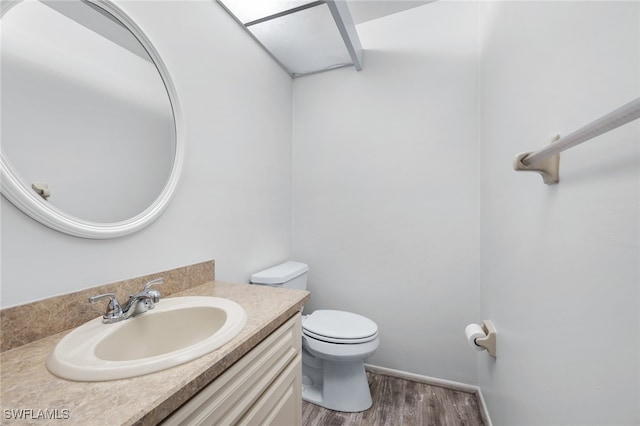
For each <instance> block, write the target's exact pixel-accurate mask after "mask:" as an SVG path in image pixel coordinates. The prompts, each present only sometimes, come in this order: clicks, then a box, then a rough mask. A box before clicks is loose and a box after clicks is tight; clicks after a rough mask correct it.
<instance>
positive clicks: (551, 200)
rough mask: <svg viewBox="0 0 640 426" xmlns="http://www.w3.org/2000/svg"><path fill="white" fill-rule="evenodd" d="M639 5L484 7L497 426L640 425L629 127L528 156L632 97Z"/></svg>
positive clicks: (484, 257)
mask: <svg viewBox="0 0 640 426" xmlns="http://www.w3.org/2000/svg"><path fill="white" fill-rule="evenodd" d="M639 5H640V4H639V3H638V2H496V3H482V6H481V10H482V14H481V15H482V33H483V37H482V108H481V115H482V119H481V123H482V134H481V140H482V148H481V157H480V158H481V164H482V173H481V177H482V179H481V183H482V191H481V199H482V203H481V206H482V208H481V212H482V219H481V231H482V234H481V287H480V294H481V314H482V315H481V316H482V317H483V318H490V319H492V320H493V321H494V323H495V325H496V327H497V329H498V332H499V337H498V358H497V360H495V361H494V360H492V359H489V358H488V357H480V358H479V359H480V363H479V372H480V384H481V387H482V390H483V393H484V396H485V398H486V401H487V404H488V407H489V412H490V414H491V417H492V420H493V422H494V424H496V425H549V426H554V425H567V424H580V425H637V424H640V413H639V407H640V403H639V402H640V392H639V387H640V328H639V326H640V317H639V315H640V306H639V299H640V294H639V283H640V271H639V269H640V252H639V248H638V246H639V243H640V235H639V234H640V223H639V221H640V210H639V207H640V180H639V177H640V172H639V171H640V168H639V154H640V142H639V141H640V124H638V122H635V123H633V124H629V125H626V126H625V127H622V128H619V129H617V130H615V131H613V132H611V133H608V134H606V135H603V136H601V137H598V138H597V139H594V140H592V141H589V142H587V143H585V144H583V145H580V146H579V147H575V148H573V149H571V150H569V151H566V152H564V153H562V154H561V160H560V179H561V181H560V184H559V185H557V186H546V185H543V183H542V180H541V178H540V177H539V176H538V175H537V174H533V173H532V174H529V173H515V172H514V171H513V170H511V161H512V159H513V157H514V156H515V154H516V153H518V152H523V151H530V150H535V149H538V148H539V147H541V146H542V145H543V144H545V143H546V141H547V140H548V138H549V137H550V136H552V135H553V134H554V133H556V132H557V133H560V134H563V135H566V134H568V133H569V132H571V131H573V130H576V129H578V128H579V127H580V126H582V125H584V124H587V123H589V122H590V121H592V120H594V119H596V118H598V117H600V116H602V115H604V114H606V113H608V112H609V111H611V110H613V109H615V108H617V107H619V106H621V105H622V104H624V103H626V102H629V101H631V100H633V99H635V98H636V97H638V96H640V57H639V52H640V44H639V42H640V33H639V26H640V24H639V23H640V15H639V13H640V12H639Z"/></svg>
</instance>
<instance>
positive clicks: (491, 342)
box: [474, 320, 497, 358]
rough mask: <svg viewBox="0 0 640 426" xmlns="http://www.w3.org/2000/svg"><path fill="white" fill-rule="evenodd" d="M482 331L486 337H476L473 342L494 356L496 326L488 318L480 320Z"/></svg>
mask: <svg viewBox="0 0 640 426" xmlns="http://www.w3.org/2000/svg"><path fill="white" fill-rule="evenodd" d="M482 331H484V334H485V335H486V337H478V338H476V339H475V340H474V343H475V344H476V345H478V346H481V347H483V348H485V349H486V350H487V352H489V355H491V356H492V357H494V358H496V335H497V332H496V328H495V327H494V325H493V323H492V322H491V321H490V320H484V321H482Z"/></svg>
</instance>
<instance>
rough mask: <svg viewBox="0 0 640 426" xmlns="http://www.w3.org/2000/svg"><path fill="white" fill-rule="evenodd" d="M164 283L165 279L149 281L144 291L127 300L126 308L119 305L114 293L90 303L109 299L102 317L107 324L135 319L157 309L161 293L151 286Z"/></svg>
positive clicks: (96, 298) (100, 295)
mask: <svg viewBox="0 0 640 426" xmlns="http://www.w3.org/2000/svg"><path fill="white" fill-rule="evenodd" d="M163 282H164V279H163V278H158V279H155V280H153V281H149V282H148V283H146V284H145V285H144V288H143V289H142V291H140V292H139V293H136V294H132V295H130V296H129V300H127V303H125V304H124V306H121V305H120V303H118V299H117V298H116V295H115V294H114V293H105V294H99V295H97V296H93V297H90V298H89V302H91V303H96V302H97V301H99V300H102V299H106V298H108V299H109V304H108V305H107V311H106V312H105V314H104V315H103V316H102V322H103V323H105V324H113V323H114V322H118V321H122V320H125V319H129V318H131V317H135V316H137V315H140V314H143V313H145V312H147V311H148V310H150V309H153V308H155V306H156V305H155V304H156V303H158V302H159V301H160V292H159V291H158V290H153V289H152V288H151V286H153V285H156V284H162V283H163Z"/></svg>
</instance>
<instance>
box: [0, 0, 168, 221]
mask: <svg viewBox="0 0 640 426" xmlns="http://www.w3.org/2000/svg"><path fill="white" fill-rule="evenodd" d="M1 67H2V68H1V79H2V80H1V84H2V104H1V107H2V109H1V111H2V130H1V132H2V133H1V141H2V151H3V153H4V156H5V158H6V160H8V161H9V162H10V163H11V165H12V166H13V169H14V170H15V171H16V172H17V174H18V175H19V176H21V178H22V180H23V182H24V184H25V186H26V187H28V188H29V190H31V191H34V190H33V189H31V186H32V184H34V183H35V184H46V185H47V186H48V191H49V193H50V196H49V197H48V198H47V201H46V203H50V205H51V206H52V207H54V208H55V209H57V210H60V211H62V212H64V213H65V214H67V215H69V216H71V217H73V218H78V219H79V220H81V221H89V222H96V223H105V224H108V223H113V222H120V221H125V220H128V219H130V218H132V217H135V216H136V215H139V214H141V213H142V212H144V211H145V209H148V208H149V206H151V205H152V204H153V203H154V202H155V201H156V200H157V199H158V197H159V196H160V195H161V193H162V192H163V189H165V186H166V185H167V183H168V180H169V177H170V175H171V173H172V171H173V168H174V167H175V166H174V161H175V156H176V142H177V141H176V123H175V121H174V111H173V106H172V103H171V102H170V99H169V95H168V93H167V88H165V82H164V81H163V78H162V77H161V75H160V74H159V71H158V69H157V68H156V65H155V64H154V61H153V60H152V59H151V58H150V57H149V55H148V54H147V49H146V48H145V47H144V46H143V45H142V44H141V43H140V42H139V41H138V39H137V38H136V37H135V36H134V35H133V34H132V33H131V31H129V29H128V28H127V27H126V26H124V25H123V24H121V23H120V22H119V20H118V19H116V18H115V17H113V16H112V15H111V14H110V13H108V12H106V11H105V10H102V9H101V8H99V7H97V6H95V5H94V4H92V3H88V2H83V1H77V0H75V1H60V0H55V1H50V2H49V1H47V2H40V1H23V2H20V3H18V4H17V5H14V6H13V7H11V9H10V10H8V11H5V14H4V15H3V16H2V62H1ZM3 189H4V188H3ZM3 192H4V190H3Z"/></svg>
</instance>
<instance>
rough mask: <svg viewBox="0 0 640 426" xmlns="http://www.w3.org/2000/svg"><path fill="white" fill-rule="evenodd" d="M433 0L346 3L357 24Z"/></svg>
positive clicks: (382, 0)
mask: <svg viewBox="0 0 640 426" xmlns="http://www.w3.org/2000/svg"><path fill="white" fill-rule="evenodd" d="M433 1H435V0H348V4H349V10H350V11H351V16H352V17H353V22H354V23H355V24H356V25H357V24H360V23H362V22H366V21H371V20H372V19H377V18H381V17H383V16H387V15H392V14H394V13H397V12H401V11H403V10H406V9H411V8H412V7H417V6H422V5H423V4H426V3H431V2H433Z"/></svg>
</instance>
